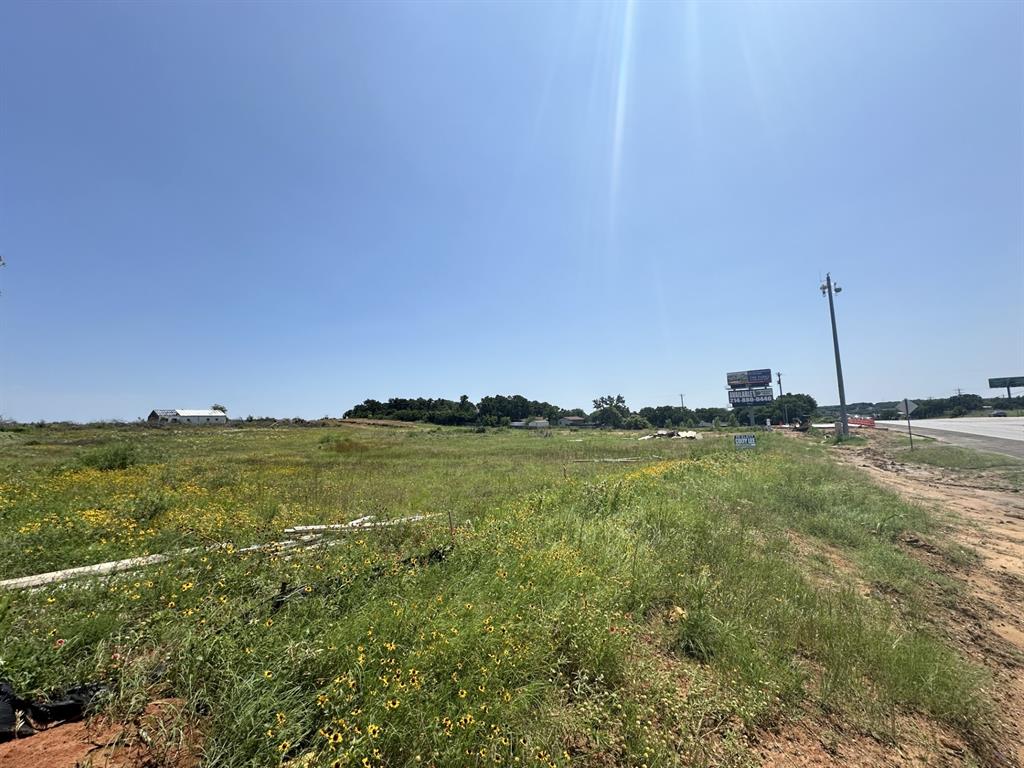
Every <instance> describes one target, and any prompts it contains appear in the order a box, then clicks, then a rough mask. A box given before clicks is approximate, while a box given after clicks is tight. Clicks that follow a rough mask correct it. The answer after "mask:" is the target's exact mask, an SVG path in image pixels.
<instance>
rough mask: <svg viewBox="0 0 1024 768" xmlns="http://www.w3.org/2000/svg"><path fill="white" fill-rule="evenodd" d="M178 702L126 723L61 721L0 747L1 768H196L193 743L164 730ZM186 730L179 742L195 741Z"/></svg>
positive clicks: (167, 701) (154, 706)
mask: <svg viewBox="0 0 1024 768" xmlns="http://www.w3.org/2000/svg"><path fill="white" fill-rule="evenodd" d="M180 710H181V702H180V701H178V700H176V699H164V700H161V701H154V702H152V703H151V704H150V705H149V706H147V707H146V711H145V712H144V713H143V714H142V715H141V716H140V717H137V718H135V719H134V720H133V721H131V722H129V723H119V724H115V723H110V722H109V721H104V720H102V719H101V718H94V719H93V720H91V721H87V722H78V723H65V724H64V725H58V726H54V727H52V728H47V729H46V730H44V731H40V732H39V733H37V734H36V735H34V736H30V737H28V738H25V739H15V740H14V741H9V742H7V743H6V744H0V765H2V766H3V768H156V766H165V767H166V768H193V767H194V766H196V765H198V763H199V760H198V750H197V749H196V748H195V745H194V744H193V745H192V746H182V745H181V744H180V743H176V740H175V739H172V738H169V737H168V736H167V734H166V733H165V732H164V730H163V727H162V726H164V725H166V724H168V723H171V722H173V721H175V720H177V719H178V716H179V713H180ZM194 734H195V731H194V729H191V728H186V729H185V730H184V731H183V732H182V735H183V739H182V740H184V741H193V740H194Z"/></svg>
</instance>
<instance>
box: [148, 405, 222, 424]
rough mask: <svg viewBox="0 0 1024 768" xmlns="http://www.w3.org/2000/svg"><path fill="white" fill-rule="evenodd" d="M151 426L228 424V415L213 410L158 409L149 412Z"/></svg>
mask: <svg viewBox="0 0 1024 768" xmlns="http://www.w3.org/2000/svg"><path fill="white" fill-rule="evenodd" d="M146 421H147V422H149V423H150V424H227V423H228V415H227V414H226V413H224V411H215V410H213V409H212V408H198V409H197V408H174V409H168V408H157V409H155V410H152V411H150V412H149V418H147V419H146Z"/></svg>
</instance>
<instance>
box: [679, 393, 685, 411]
mask: <svg viewBox="0 0 1024 768" xmlns="http://www.w3.org/2000/svg"><path fill="white" fill-rule="evenodd" d="M684 397H686V395H679V407H680V408H685V407H686V403H684V402H683V398H684Z"/></svg>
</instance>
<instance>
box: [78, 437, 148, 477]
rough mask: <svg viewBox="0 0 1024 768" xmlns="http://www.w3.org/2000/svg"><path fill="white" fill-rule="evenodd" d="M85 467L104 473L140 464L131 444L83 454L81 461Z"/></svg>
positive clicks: (108, 446)
mask: <svg viewBox="0 0 1024 768" xmlns="http://www.w3.org/2000/svg"><path fill="white" fill-rule="evenodd" d="M79 463H81V465H82V466H83V467H92V468H93V469H99V470H103V471H107V470H112V469H127V468H128V467H130V466H132V465H134V464H137V463H138V456H137V455H136V452H135V448H134V446H132V445H130V444H129V443H113V444H111V445H104V446H102V447H100V448H96V449H94V450H92V451H88V452H87V453H85V454H83V455H82V457H81V458H80V459H79Z"/></svg>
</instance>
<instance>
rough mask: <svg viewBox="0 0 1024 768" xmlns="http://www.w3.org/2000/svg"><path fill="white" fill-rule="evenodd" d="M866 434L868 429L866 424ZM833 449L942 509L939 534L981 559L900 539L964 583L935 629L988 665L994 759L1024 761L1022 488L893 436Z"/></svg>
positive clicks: (940, 607)
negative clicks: (940, 462)
mask: <svg viewBox="0 0 1024 768" xmlns="http://www.w3.org/2000/svg"><path fill="white" fill-rule="evenodd" d="M865 432H867V430H865ZM867 437H868V440H869V443H868V444H867V445H864V446H855V447H847V446H843V447H841V448H837V449H836V450H835V451H834V454H835V456H836V457H837V458H838V459H839V460H840V461H842V462H845V463H847V464H850V465H852V466H855V467H857V468H859V469H861V470H862V471H864V472H866V473H867V474H868V475H869V476H870V477H871V478H872V479H873V480H874V481H875V482H877V483H879V484H880V485H883V486H885V487H887V488H891V489H893V490H895V491H897V492H898V493H900V494H901V495H903V496H904V497H905V498H907V499H909V500H911V501H914V502H917V503H919V504H924V505H926V506H929V507H931V508H933V509H935V510H936V512H938V513H939V515H938V519H939V521H940V524H941V525H942V526H943V528H944V530H943V531H942V534H943V535H944V536H946V537H948V539H950V540H951V541H953V542H955V543H958V544H960V545H962V546H964V547H966V548H968V549H969V550H971V551H972V552H973V553H974V554H975V555H976V557H964V558H949V557H944V556H942V555H941V553H939V552H938V550H937V548H936V547H935V546H934V544H933V543H931V542H928V541H923V540H922V539H920V538H918V537H914V536H910V537H907V538H906V540H904V541H903V542H902V543H903V545H904V546H905V547H906V548H907V549H908V551H910V552H912V553H913V554H914V555H915V556H916V557H918V558H920V559H921V560H923V561H925V562H927V563H928V565H929V566H930V567H932V568H934V569H936V570H940V571H942V572H943V573H944V574H945V575H946V576H948V577H950V578H953V579H955V580H956V581H957V582H959V583H960V584H961V585H962V587H963V598H962V599H960V600H958V601H956V602H955V604H952V605H950V604H948V603H947V604H943V603H940V602H938V601H937V602H936V604H935V606H934V623H935V628H936V631H939V632H942V633H943V634H945V635H947V636H948V637H949V638H950V639H951V641H952V642H953V643H954V644H955V645H956V646H957V647H958V648H959V649H960V651H961V652H962V653H963V654H964V655H965V656H967V657H969V658H971V659H973V660H974V661H975V662H977V663H979V664H981V665H983V666H984V667H985V668H987V669H988V670H989V672H990V673H991V675H992V680H993V690H992V691H991V695H992V699H993V701H994V702H995V716H996V717H997V718H998V721H999V722H998V723H996V724H994V725H995V726H996V727H995V728H994V732H995V733H997V734H999V735H1000V736H999V737H998V738H997V740H998V747H997V749H996V752H995V754H994V755H993V759H994V761H995V764H1000V763H1001V761H1002V760H1005V761H1006V762H1005V763H1004V764H1006V765H1024V494H1022V493H1020V491H1019V488H1017V487H1015V485H1014V484H1013V483H1010V482H1006V478H1005V476H1004V475H1003V474H1002V473H1000V472H999V471H995V470H993V471H971V470H958V469H946V468H942V467H935V466H929V465H921V464H914V463H911V462H908V461H906V460H905V459H906V458H907V456H906V454H905V453H904V452H903V451H902V450H899V449H898V448H897V446H896V444H895V441H894V440H893V439H892V437H891V436H889V435H886V434H885V433H875V434H871V435H867Z"/></svg>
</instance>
